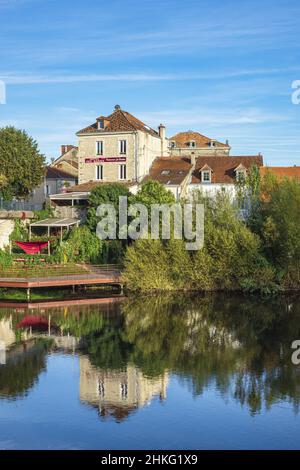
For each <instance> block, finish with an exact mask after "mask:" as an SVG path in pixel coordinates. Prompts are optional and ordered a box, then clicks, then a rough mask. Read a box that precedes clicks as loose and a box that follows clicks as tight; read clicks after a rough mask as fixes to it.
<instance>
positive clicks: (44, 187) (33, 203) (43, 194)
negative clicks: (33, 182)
mask: <svg viewBox="0 0 300 470" xmlns="http://www.w3.org/2000/svg"><path fill="white" fill-rule="evenodd" d="M76 183H77V177H76V176H74V175H72V174H70V173H67V172H65V171H63V170H60V169H58V168H55V167H52V166H47V167H46V174H45V178H44V182H43V183H42V184H41V185H40V186H38V187H37V188H36V189H35V190H34V191H33V193H32V195H31V196H30V198H29V199H28V200H27V201H26V203H25V204H26V206H28V208H29V207H31V208H32V210H40V209H42V208H43V206H44V204H45V202H46V200H47V198H48V197H49V196H50V195H51V194H58V193H63V192H64V191H66V190H67V188H68V187H71V186H73V185H75V184H76Z"/></svg>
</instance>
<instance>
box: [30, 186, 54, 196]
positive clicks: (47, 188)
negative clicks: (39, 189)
mask: <svg viewBox="0 0 300 470" xmlns="http://www.w3.org/2000/svg"><path fill="white" fill-rule="evenodd" d="M34 193H35V191H33V194H34ZM49 194H50V187H49V185H48V184H46V196H49Z"/></svg>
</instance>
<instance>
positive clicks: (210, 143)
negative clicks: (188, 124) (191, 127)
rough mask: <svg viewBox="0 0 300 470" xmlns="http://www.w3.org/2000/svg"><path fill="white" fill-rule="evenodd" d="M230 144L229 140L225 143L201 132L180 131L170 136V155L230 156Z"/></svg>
mask: <svg viewBox="0 0 300 470" xmlns="http://www.w3.org/2000/svg"><path fill="white" fill-rule="evenodd" d="M229 153H230V146H229V143H228V141H227V142H226V143H225V144H223V143H222V142H219V141H217V140H215V139H211V138H210V137H206V136H205V135H202V134H200V133H199V132H194V131H187V132H179V133H178V134H175V135H173V136H172V137H170V138H169V154H170V156H176V157H184V156H187V155H194V156H195V157H200V156H206V157H208V156H225V157H228V155H229Z"/></svg>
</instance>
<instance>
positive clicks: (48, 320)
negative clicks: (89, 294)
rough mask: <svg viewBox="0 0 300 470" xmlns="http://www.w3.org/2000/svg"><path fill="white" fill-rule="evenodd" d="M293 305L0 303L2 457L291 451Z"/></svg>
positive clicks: (196, 300)
mask: <svg viewBox="0 0 300 470" xmlns="http://www.w3.org/2000/svg"><path fill="white" fill-rule="evenodd" d="M297 339H299V340H300V298H299V297H298V298H297V297H282V298H278V299H265V300H264V299H257V298H255V297H254V298H245V297H227V296H220V295H218V296H208V297H203V298H201V297H193V298H192V297H179V296H178V298H176V296H175V297H174V296H170V297H168V296H164V297H157V296H156V297H146V298H141V297H139V298H128V299H124V300H121V299H102V300H98V301H97V300H93V301H92V300H90V301H89V303H87V304H75V305H69V304H67V303H66V304H61V305H60V304H59V303H57V304H52V305H51V306H50V307H49V305H45V304H39V305H30V306H29V308H26V307H23V306H21V305H19V306H18V305H14V306H13V305H4V304H2V305H0V349H1V351H0V362H1V365H0V448H1V449H297V448H298V449H299V448H300V413H299V404H300V365H299V366H296V365H293V364H292V362H291V355H292V352H293V350H292V349H291V344H292V342H293V341H294V340H297Z"/></svg>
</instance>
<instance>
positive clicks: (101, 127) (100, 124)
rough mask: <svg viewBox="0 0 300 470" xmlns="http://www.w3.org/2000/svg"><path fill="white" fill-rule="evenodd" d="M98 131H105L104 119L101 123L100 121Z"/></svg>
mask: <svg viewBox="0 0 300 470" xmlns="http://www.w3.org/2000/svg"><path fill="white" fill-rule="evenodd" d="M98 129H104V121H103V119H100V121H98Z"/></svg>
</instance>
